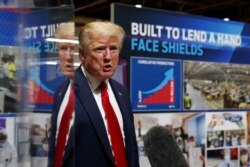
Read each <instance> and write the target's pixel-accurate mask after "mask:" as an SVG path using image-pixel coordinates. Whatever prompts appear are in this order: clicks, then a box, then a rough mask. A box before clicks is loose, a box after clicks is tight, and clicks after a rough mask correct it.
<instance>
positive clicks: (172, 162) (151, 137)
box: [143, 126, 188, 167]
mask: <svg viewBox="0 0 250 167" xmlns="http://www.w3.org/2000/svg"><path fill="white" fill-rule="evenodd" d="M143 141H144V150H145V152H146V154H147V156H148V159H149V162H150V164H151V166H152V167H188V164H187V161H186V160H185V157H184V156H183V153H182V152H181V150H180V148H179V146H178V144H177V142H176V140H175V139H174V136H173V135H172V133H170V131H169V130H168V129H167V128H166V127H163V126H154V127H152V128H150V129H149V131H148V132H147V133H146V134H145V136H144V137H143Z"/></svg>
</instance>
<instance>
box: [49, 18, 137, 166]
mask: <svg viewBox="0 0 250 167" xmlns="http://www.w3.org/2000/svg"><path fill="white" fill-rule="evenodd" d="M124 34H125V32H124V30H123V29H122V27H120V26H118V25H115V24H113V23H110V22H101V21H97V22H91V23H88V24H86V25H85V26H83V27H82V28H81V29H80V34H79V42H80V44H79V58H80V61H81V62H82V64H81V66H80V67H79V68H78V69H76V71H75V76H74V84H73V85H74V91H75V112H74V118H75V119H74V124H73V127H72V128H71V132H70V134H69V137H68V141H67V142H68V143H67V145H66V148H65V152H64V157H63V162H62V166H70V165H72V164H73V166H75V167H81V166H84V167H138V166H139V162H138V159H139V158H138V149H137V143H136V137H135V129H134V121H133V113H132V111H131V104H130V99H129V94H128V92H127V90H126V88H125V87H124V86H123V85H121V84H120V83H118V82H117V81H115V80H113V79H111V78H110V77H112V76H113V74H114V73H115V71H116V68H117V65H118V60H119V53H120V50H121V47H122V41H123V38H124ZM68 84H69V82H68V83H65V84H64V85H63V86H62V87H61V88H60V89H65V88H67V85H68ZM62 94H63V92H61V95H62ZM56 97H58V96H56ZM60 101H61V100H56V101H55V104H57V105H59V103H60ZM55 106H56V105H55ZM110 117H112V118H111V119H110ZM52 126H53V125H52ZM54 126H55V125H54ZM114 133H115V134H114ZM117 136H120V137H117Z"/></svg>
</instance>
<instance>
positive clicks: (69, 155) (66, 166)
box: [48, 80, 75, 167]
mask: <svg viewBox="0 0 250 167" xmlns="http://www.w3.org/2000/svg"><path fill="white" fill-rule="evenodd" d="M68 85H69V80H67V81H66V82H64V83H63V84H61V85H60V86H59V87H58V88H57V90H56V92H55V96H54V104H53V113H52V116H51V130H50V137H49V155H48V167H53V162H54V158H55V142H56V139H55V137H56V131H57V116H58V112H59V109H60V106H61V103H62V101H63V98H64V95H65V93H66V91H67V88H68ZM73 141H74V135H73V128H71V131H70V137H69V139H68V143H67V146H66V149H65V153H64V157H63V167H74V164H75V163H74V152H73Z"/></svg>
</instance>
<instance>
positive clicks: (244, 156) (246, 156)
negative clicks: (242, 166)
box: [240, 155, 248, 163]
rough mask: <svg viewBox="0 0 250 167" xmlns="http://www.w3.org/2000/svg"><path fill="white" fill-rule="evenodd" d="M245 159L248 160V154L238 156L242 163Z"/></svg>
mask: <svg viewBox="0 0 250 167" xmlns="http://www.w3.org/2000/svg"><path fill="white" fill-rule="evenodd" d="M247 160H248V155H241V156H240V161H241V162H242V163H245V162H247Z"/></svg>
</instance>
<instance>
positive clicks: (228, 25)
mask: <svg viewBox="0 0 250 167" xmlns="http://www.w3.org/2000/svg"><path fill="white" fill-rule="evenodd" d="M112 11H113V15H112V16H113V18H112V19H113V21H114V22H115V23H117V24H119V25H121V26H122V27H124V28H125V31H126V39H125V44H124V49H123V52H122V56H123V57H127V56H131V55H138V56H144V57H146V56H152V54H153V55H154V56H155V57H163V58H174V59H185V60H195V61H196V60H197V61H212V62H213V61H215V62H233V63H250V59H249V58H248V56H249V55H248V53H249V52H250V25H249V24H246V23H242V22H233V21H228V22H226V21H223V20H220V19H214V18H208V17H201V16H195V15H191V14H184V13H176V12H170V11H163V10H153V9H149V8H141V9H138V8H135V7H132V6H126V5H119V4H113V6H112ZM124 13H126V15H124Z"/></svg>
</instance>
